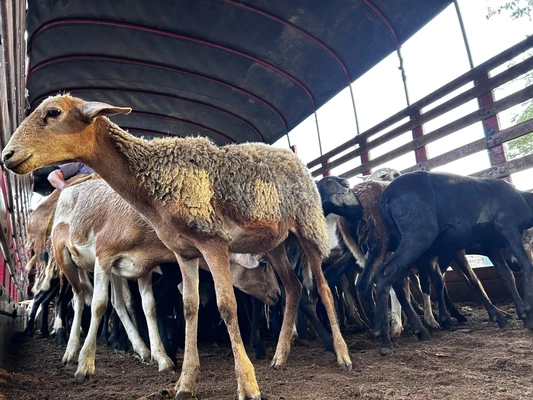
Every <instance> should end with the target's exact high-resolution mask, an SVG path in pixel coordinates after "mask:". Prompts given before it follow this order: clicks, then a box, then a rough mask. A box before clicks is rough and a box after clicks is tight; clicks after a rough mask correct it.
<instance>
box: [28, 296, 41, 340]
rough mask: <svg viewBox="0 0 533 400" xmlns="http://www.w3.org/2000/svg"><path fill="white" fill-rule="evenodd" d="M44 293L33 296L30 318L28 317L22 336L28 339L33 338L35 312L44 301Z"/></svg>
mask: <svg viewBox="0 0 533 400" xmlns="http://www.w3.org/2000/svg"><path fill="white" fill-rule="evenodd" d="M44 298H45V293H44V292H43V291H40V292H39V293H37V294H36V295H35V297H34V298H33V303H32V305H31V311H30V316H29V317H28V324H27V325H26V329H24V334H25V335H26V336H29V337H33V331H34V329H35V317H36V315H37V310H38V309H39V307H40V306H41V304H42V302H43V301H44Z"/></svg>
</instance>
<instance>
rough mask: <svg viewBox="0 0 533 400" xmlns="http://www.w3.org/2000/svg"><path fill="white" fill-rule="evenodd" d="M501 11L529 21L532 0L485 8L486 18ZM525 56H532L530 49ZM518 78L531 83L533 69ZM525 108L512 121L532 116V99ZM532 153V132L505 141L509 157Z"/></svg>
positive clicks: (519, 0)
mask: <svg viewBox="0 0 533 400" xmlns="http://www.w3.org/2000/svg"><path fill="white" fill-rule="evenodd" d="M502 13H508V14H509V16H510V17H511V18H512V19H519V18H522V17H527V18H528V19H529V20H530V21H531V17H532V14H533V0H515V1H508V2H506V3H504V4H502V5H500V6H499V7H497V8H495V9H494V8H491V7H489V8H488V9H487V16H486V17H487V19H489V18H491V17H493V16H495V15H497V14H502ZM526 57H533V54H531V51H530V52H529V53H528V54H527V55H526ZM519 79H521V80H524V83H525V86H526V87H527V86H529V85H532V84H533V71H529V72H528V73H526V74H525V75H523V76H522V77H520V78H519ZM522 105H523V106H524V107H525V108H524V110H523V111H522V112H521V113H520V114H517V115H515V116H514V117H513V119H512V122H514V123H516V124H518V123H520V122H524V121H527V120H529V119H532V118H533V99H530V100H528V101H526V102H525V103H523V104H522ZM532 153H533V132H532V133H529V134H527V135H524V136H521V137H519V138H517V139H514V140H511V141H509V142H508V143H507V156H508V158H509V159H511V160H512V159H514V158H518V157H522V156H525V155H527V154H532Z"/></svg>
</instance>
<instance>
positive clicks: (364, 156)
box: [359, 140, 370, 175]
mask: <svg viewBox="0 0 533 400" xmlns="http://www.w3.org/2000/svg"><path fill="white" fill-rule="evenodd" d="M366 144H367V141H366V140H363V141H362V142H361V143H359V148H360V149H361V151H364V149H365V147H366ZM368 161H370V154H369V153H368V152H365V153H361V164H364V163H366V162H368ZM363 175H370V170H367V171H365V172H363Z"/></svg>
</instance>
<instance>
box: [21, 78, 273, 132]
mask: <svg viewBox="0 0 533 400" xmlns="http://www.w3.org/2000/svg"><path fill="white" fill-rule="evenodd" d="M64 91H65V92H68V93H71V94H72V93H85V92H116V93H120V92H125V93H135V94H142V95H147V96H157V97H163V98H166V99H175V100H180V101H185V102H187V103H194V104H198V105H200V106H202V107H206V108H209V109H212V110H216V111H219V112H220V113H222V114H226V115H228V116H230V117H231V118H234V119H238V120H239V121H241V122H243V123H244V124H246V125H248V127H249V128H250V129H251V130H252V131H253V132H254V133H255V134H256V135H257V137H259V140H260V141H261V142H264V141H265V139H264V137H263V135H261V133H260V132H259V131H258V130H257V128H256V127H255V126H253V125H252V124H251V123H250V122H248V121H247V120H245V119H244V118H242V117H240V116H238V115H237V114H234V113H232V112H229V111H227V110H224V109H222V108H219V107H215V106H213V105H211V104H207V103H203V102H201V101H197V100H192V99H187V98H185V97H181V96H175V95H170V94H165V93H159V92H151V91H147V90H134V89H113V88H103V87H102V88H77V89H65V90H64ZM55 94H56V92H48V93H46V94H44V95H42V96H39V97H38V98H37V99H35V100H34V101H33V102H32V103H31V108H32V109H33V108H34V106H35V104H38V103H40V102H41V101H42V100H44V99H46V98H47V97H49V96H52V95H55ZM168 136H172V135H168Z"/></svg>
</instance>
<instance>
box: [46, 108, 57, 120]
mask: <svg viewBox="0 0 533 400" xmlns="http://www.w3.org/2000/svg"><path fill="white" fill-rule="evenodd" d="M59 114H61V110H58V109H55V108H52V109H51V110H48V112H47V113H46V116H47V117H52V118H55V117H59Z"/></svg>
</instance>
